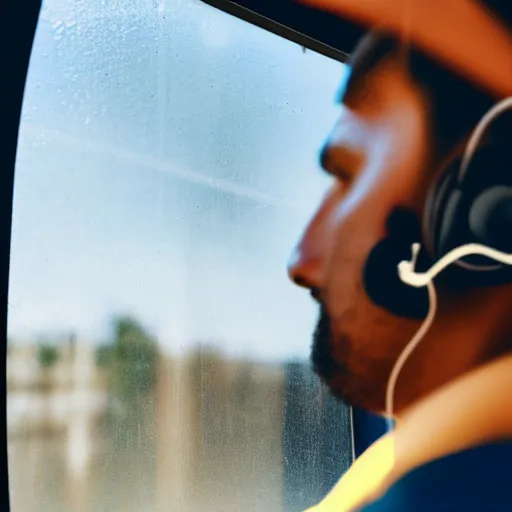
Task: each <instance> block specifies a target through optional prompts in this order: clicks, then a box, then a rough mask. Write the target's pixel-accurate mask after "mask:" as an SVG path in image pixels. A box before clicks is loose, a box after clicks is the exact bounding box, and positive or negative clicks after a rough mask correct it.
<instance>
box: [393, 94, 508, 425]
mask: <svg viewBox="0 0 512 512" xmlns="http://www.w3.org/2000/svg"><path fill="white" fill-rule="evenodd" d="M510 108H512V96H509V97H508V98H504V99H503V100H501V101H499V102H498V103H497V104H496V105H494V107H492V108H491V109H490V110H489V111H488V112H487V113H486V114H485V115H484V116H483V117H482V119H481V120H480V121H479V123H478V124H477V125H476V127H475V129H474V130H473V133H472V134H471V137H470V138H469V141H468V143H467V145H466V149H465V151H464V155H463V157H462V162H461V166H460V169H459V181H460V180H462V179H463V178H464V175H465V173H466V172H467V169H468V167H469V164H470V163H471V159H472V158H473V156H474V154H475V151H476V150H477V148H478V144H479V142H480V140H481V138H482V136H483V135H484V132H485V130H486V129H487V127H488V126H489V124H490V123H491V121H492V120H493V119H494V118H495V117H496V116H498V115H499V114H501V113H502V112H504V111H505V110H508V109H510ZM419 249H420V245H419V244H417V243H415V244H413V245H412V258H411V261H402V262H400V263H399V264H398V275H399V277H400V279H401V280H402V281H403V282H404V283H405V284H408V285H410V286H414V287H416V288H421V287H423V286H427V289H428V298H429V309H428V313H427V317H426V318H425V320H424V321H423V323H422V324H421V326H420V328H419V329H418V331H417V332H416V334H415V335H414V336H413V338H412V339H411V341H409V343H407V345H406V346H405V348H404V349H403V350H402V353H401V354H400V356H399V357H398V359H397V360H396V362H395V364H394V366H393V370H392V371H391V375H390V377H389V380H388V385H387V388H386V417H387V422H388V430H390V431H391V430H392V429H393V399H394V393H395V387H396V382H397V380H398V376H399V374H400V371H401V370H402V368H403V366H404V364H405V362H406V361H407V359H408V358H409V356H410V355H411V353H412V351H413V350H414V349H415V348H416V347H417V346H418V344H419V342H420V341H421V340H422V339H423V337H424V336H425V334H426V333H427V332H428V330H429V329H430V327H431V325H432V323H433V321H434V317H435V314H436V309H437V296H436V290H435V286H434V283H433V279H434V278H435V277H436V276H437V275H438V274H439V273H440V272H441V271H442V270H444V269H445V268H446V267H447V266H448V265H451V264H452V263H456V262H457V260H460V259H462V258H464V257H465V256H469V255H470V254H479V255H482V256H487V257H488V258H491V259H493V260H495V261H498V262H500V263H502V264H504V265H512V254H507V253H504V252H501V251H497V250H496V249H492V248H490V247H486V246H485V245H480V244H466V245H462V246H461V247H457V248H456V249H454V250H453V251H450V252H449V253H448V254H445V255H444V256H443V257H442V258H441V259H440V260H439V261H437V262H436V263H435V264H434V265H433V266H432V267H431V268H430V269H429V270H428V271H427V272H418V273H417V272H415V271H414V267H415V265H416V260H417V257H418V253H419Z"/></svg>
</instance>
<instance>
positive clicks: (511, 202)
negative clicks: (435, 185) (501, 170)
mask: <svg viewBox="0 0 512 512" xmlns="http://www.w3.org/2000/svg"><path fill="white" fill-rule="evenodd" d="M511 171H512V169H511ZM469 226H470V228H471V232H472V233H473V234H474V236H475V237H476V238H477V239H478V240H479V241H480V243H482V244H485V245H488V246H489V247H492V248H494V249H497V250H498V251H502V252H506V253H512V187H506V186H496V187H492V188H489V189H487V190H485V191H484V192H482V194H480V195H479V196H478V197H477V198H476V200H475V201H474V202H473V205H472V207H471V210H470V212H469Z"/></svg>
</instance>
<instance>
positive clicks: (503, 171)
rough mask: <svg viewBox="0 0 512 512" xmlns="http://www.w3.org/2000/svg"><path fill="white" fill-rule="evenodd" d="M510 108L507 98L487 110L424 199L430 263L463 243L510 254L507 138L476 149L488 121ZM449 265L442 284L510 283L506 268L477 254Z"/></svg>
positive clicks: (511, 168) (511, 185) (511, 166)
mask: <svg viewBox="0 0 512 512" xmlns="http://www.w3.org/2000/svg"><path fill="white" fill-rule="evenodd" d="M510 108H512V97H510V98H506V99H505V100H503V101H501V102H500V103H498V104H497V105H495V106H494V107H493V108H492V109H491V110H489V111H488V113H487V114H486V115H485V116H484V117H483V118H482V119H481V121H480V122H479V124H478V125H477V128H476V129H475V130H474V132H473V134H472V136H471V137H470V139H469V142H468V144H467V146H466V150H465V151H464V154H463V155H462V156H461V157H459V158H457V159H456V160H455V161H454V162H453V163H452V164H451V165H450V167H449V168H448V169H447V171H446V172H445V173H444V174H443V175H442V177H441V179H440V180H439V181H438V183H437V185H436V186H435V187H434V188H433V190H432V191H431V194H430V197H429V198H427V203H426V207H425V214H424V219H423V225H424V233H425V245H426V246H427V248H428V249H429V252H430V254H431V257H432V258H433V261H438V260H440V259H441V258H443V256H445V255H446V254H448V253H449V252H450V251H452V250H453V249H455V248H457V247H460V246H462V245H466V244H480V245H484V246H488V247H492V248H494V249H496V250H498V251H500V252H503V253H512V149H511V148H510V145H512V139H511V140H509V141H505V142H503V141H498V142H495V141H493V140H491V142H490V144H489V145H486V146H484V147H482V148H478V147H477V146H478V144H479V142H480V140H481V138H482V136H483V135H484V134H485V131H486V130H487V128H488V127H489V124H490V123H491V121H493V120H494V119H495V118H496V117H497V116H499V115H500V114H502V113H503V112H504V111H505V110H507V109H510ZM507 143H508V145H507ZM453 263H454V266H453V267H452V268H450V269H449V272H447V276H446V282H447V283H448V284H452V285H454V286H456V287H462V288H463V289H464V288H469V287H478V286H496V285H500V284H506V283H510V282H512V268H511V267H509V266H507V265H506V264H504V263H502V262H496V261H493V260H492V259H490V258H489V257H487V256H485V255H482V254H480V253H479V254H477V255H474V254H473V255H468V256H466V257H464V258H462V259H460V260H458V261H454V262H453Z"/></svg>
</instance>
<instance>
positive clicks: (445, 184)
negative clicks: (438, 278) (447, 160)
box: [424, 159, 460, 260]
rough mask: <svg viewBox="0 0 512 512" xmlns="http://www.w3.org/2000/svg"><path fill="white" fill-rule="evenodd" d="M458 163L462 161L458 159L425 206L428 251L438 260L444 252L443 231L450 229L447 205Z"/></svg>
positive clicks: (439, 181) (436, 185)
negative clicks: (447, 219)
mask: <svg viewBox="0 0 512 512" xmlns="http://www.w3.org/2000/svg"><path fill="white" fill-rule="evenodd" d="M458 162H460V159H458V160H457V163H456V164H454V165H452V166H451V167H450V168H449V169H448V170H447V172H445V173H444V174H443V175H442V177H441V178H440V179H439V180H438V181H437V183H436V184H435V186H434V188H433V190H432V192H431V193H430V195H429V197H428V199H427V202H426V206H425V215H424V230H425V238H426V242H427V249H428V250H429V252H430V253H431V255H432V257H433V258H434V259H436V260H437V259H439V258H440V257H441V256H442V250H441V248H440V246H441V245H442V239H441V238H442V236H441V233H442V232H443V231H444V232H446V230H447V228H448V226H447V222H446V220H445V212H446V208H447V203H449V202H450V198H451V196H452V192H453V190H454V188H455V182H456V169H457V168H458ZM450 225H451V223H450ZM443 226H444V227H443Z"/></svg>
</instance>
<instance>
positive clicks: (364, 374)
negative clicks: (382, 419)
mask: <svg viewBox="0 0 512 512" xmlns="http://www.w3.org/2000/svg"><path fill="white" fill-rule="evenodd" d="M353 347H354V343H353V339H352V338H351V337H350V336H349V335H348V333H340V334H339V335H337V334H336V335H335V334H334V332H333V330H332V321H331V317H330V315H329V312H328V311H327V308H326V307H325V306H324V305H322V304H320V312H319V317H318V321H317V325H316V328H315V331H314V334H313V342H312V347H311V355H310V362H311V365H312V369H313V371H314V373H315V374H316V375H317V377H318V378H319V379H320V381H321V382H322V384H324V385H325V386H326V388H327V389H328V390H329V392H330V393H331V395H332V396H333V397H334V398H336V399H337V400H338V401H340V402H342V403H343V404H345V405H348V406H353V407H358V408H362V409H366V410H368V411H371V412H375V413H381V412H382V411H383V407H384V406H385V405H384V404H385V391H386V386H387V381H388V378H389V373H390V372H391V369H390V368H389V365H388V364H387V363H386V361H383V360H380V359H373V360H370V361H366V362H364V363H362V362H361V361H359V362H357V363H356V360H357V358H354V355H355V354H354V352H353ZM391 366H392V364H391Z"/></svg>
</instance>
